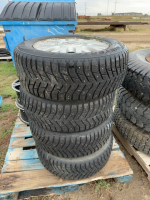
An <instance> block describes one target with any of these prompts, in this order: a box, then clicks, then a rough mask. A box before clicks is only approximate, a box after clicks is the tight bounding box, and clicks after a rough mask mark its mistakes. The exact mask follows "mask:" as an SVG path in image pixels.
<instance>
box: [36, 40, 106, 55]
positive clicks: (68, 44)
mask: <svg viewBox="0 0 150 200" xmlns="http://www.w3.org/2000/svg"><path fill="white" fill-rule="evenodd" d="M108 47H109V44H108V43H107V42H104V41H99V40H96V39H79V38H63V39H55V38H54V39H47V40H42V41H39V42H36V43H35V44H34V45H33V48H35V49H37V50H40V51H45V52H51V53H94V52H98V51H102V50H106V49H107V48H108Z"/></svg>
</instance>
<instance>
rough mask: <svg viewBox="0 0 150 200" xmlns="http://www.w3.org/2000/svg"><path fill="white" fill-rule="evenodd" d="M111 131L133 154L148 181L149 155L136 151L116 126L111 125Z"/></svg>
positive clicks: (149, 173) (149, 174)
mask: <svg viewBox="0 0 150 200" xmlns="http://www.w3.org/2000/svg"><path fill="white" fill-rule="evenodd" d="M113 133H114V135H116V137H117V138H118V139H119V140H120V142H121V143H122V144H123V146H124V147H125V149H126V150H127V151H128V153H129V154H130V155H131V156H134V157H135V159H136V160H137V161H138V163H139V164H140V165H141V166H142V168H143V169H144V170H145V172H146V173H147V175H148V180H149V181H150V156H148V155H146V154H144V153H142V152H140V151H137V150H136V149H135V148H134V147H133V146H132V145H131V144H130V143H129V142H128V141H127V140H126V139H125V138H124V137H123V136H122V135H121V134H120V133H119V131H118V130H117V128H116V126H114V127H113Z"/></svg>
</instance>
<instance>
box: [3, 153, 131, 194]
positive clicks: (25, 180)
mask: <svg viewBox="0 0 150 200" xmlns="http://www.w3.org/2000/svg"><path fill="white" fill-rule="evenodd" d="M131 174H133V171H132V170H131V168H130V166H129V164H128V162H127V160H126V159H125V158H123V157H122V155H121V153H120V151H119V150H116V151H112V154H111V157H110V159H109V161H108V163H107V164H106V166H105V167H104V168H103V169H102V170H101V171H100V172H98V173H97V174H95V175H94V176H92V177H90V178H87V179H84V180H62V179H60V178H59V177H56V176H54V175H53V174H51V173H50V172H48V171H47V170H46V169H41V170H32V171H23V172H16V173H3V174H1V176H0V194H1V193H11V192H19V191H24V190H32V189H40V188H46V187H61V186H66V185H67V186H69V185H74V184H83V183H88V182H91V181H95V180H99V179H108V178H115V177H121V176H126V175H131ZM20 183H21V184H20Z"/></svg>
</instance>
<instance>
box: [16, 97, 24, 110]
mask: <svg viewBox="0 0 150 200" xmlns="http://www.w3.org/2000/svg"><path fill="white" fill-rule="evenodd" d="M15 104H16V106H17V108H19V109H20V110H24V108H23V106H22V105H21V104H20V103H19V102H18V99H16V101H15Z"/></svg>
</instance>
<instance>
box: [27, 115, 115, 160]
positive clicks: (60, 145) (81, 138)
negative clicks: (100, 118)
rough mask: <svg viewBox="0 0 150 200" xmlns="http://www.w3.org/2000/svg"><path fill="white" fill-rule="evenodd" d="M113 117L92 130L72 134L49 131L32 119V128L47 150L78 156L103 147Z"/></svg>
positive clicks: (54, 153)
mask: <svg viewBox="0 0 150 200" xmlns="http://www.w3.org/2000/svg"><path fill="white" fill-rule="evenodd" d="M111 118H112V117H110V118H109V119H108V120H106V121H105V122H104V123H103V124H101V125H100V126H98V127H96V128H94V129H92V130H88V131H83V132H80V133H72V134H67V133H56V132H51V131H47V130H45V129H42V128H40V127H38V126H37V125H36V123H35V122H31V121H30V128H31V132H32V135H33V138H34V140H35V141H36V143H37V144H38V145H39V146H41V148H42V149H43V150H44V151H45V152H47V153H50V154H52V155H54V156H58V157H63V158H76V157H84V156H87V155H90V154H93V153H94V152H96V151H98V150H99V149H101V148H102V146H103V145H104V144H105V143H106V142H107V140H108V139H109V137H110V135H111V133H112V119H111Z"/></svg>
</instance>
